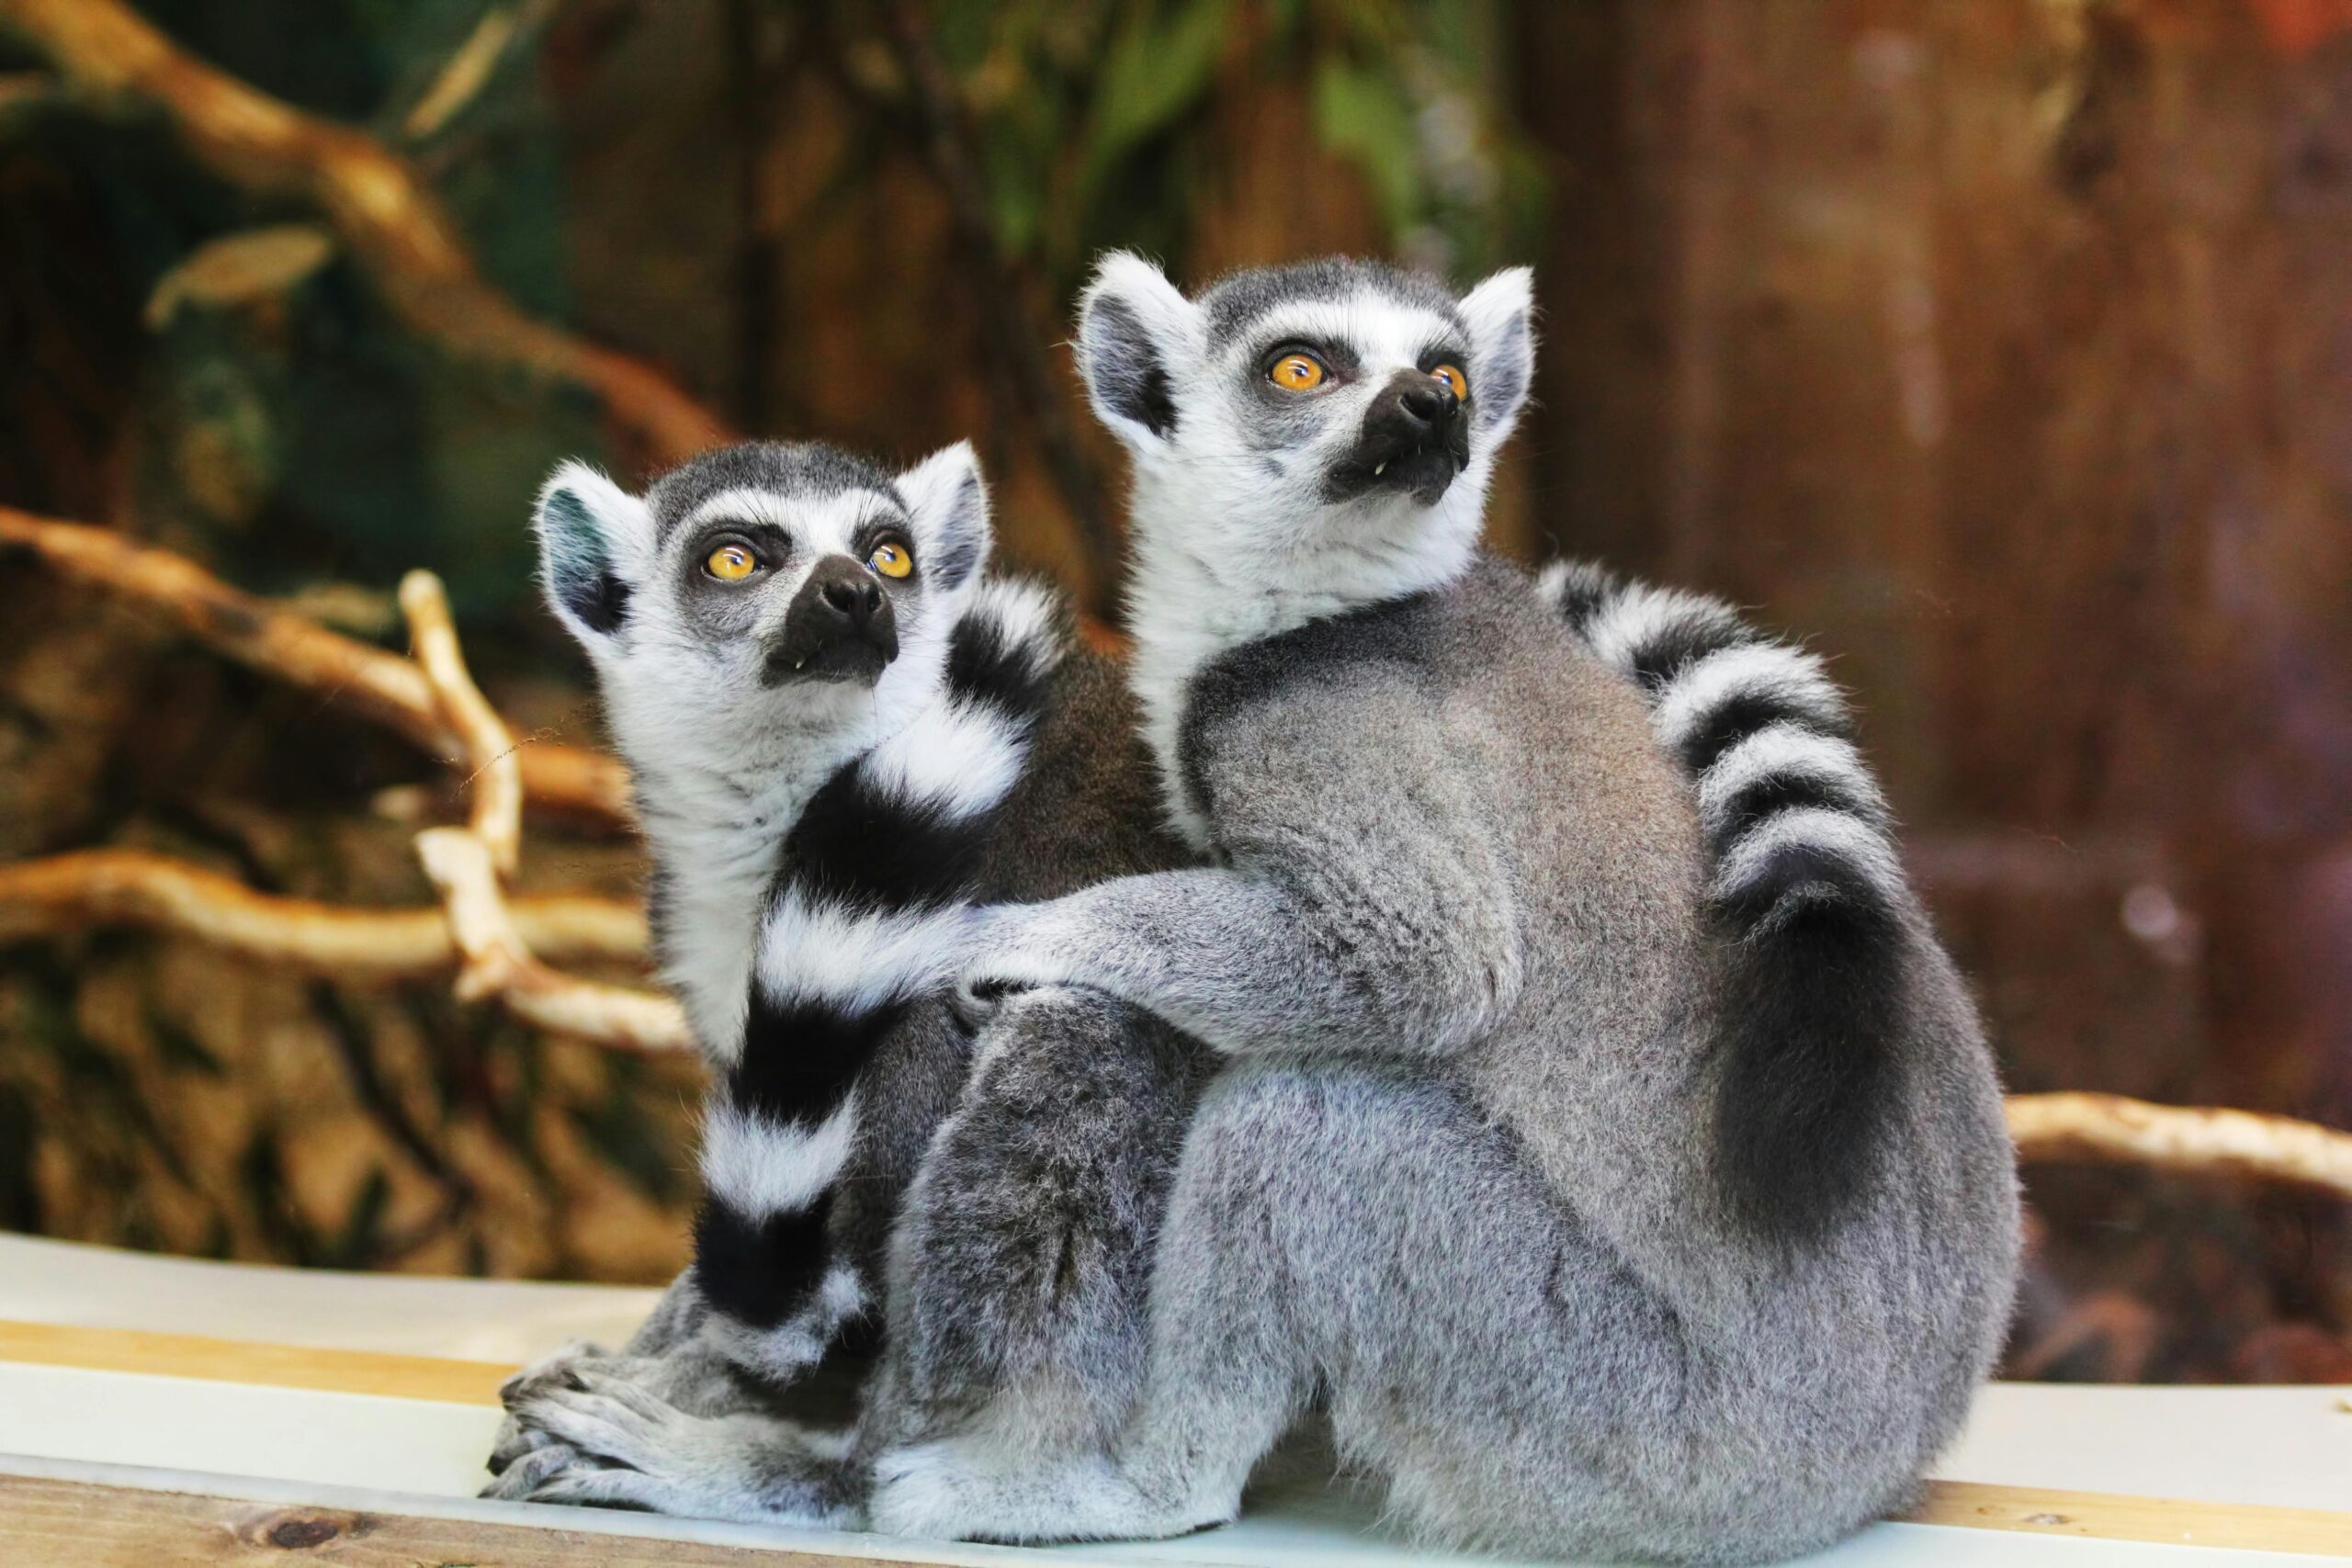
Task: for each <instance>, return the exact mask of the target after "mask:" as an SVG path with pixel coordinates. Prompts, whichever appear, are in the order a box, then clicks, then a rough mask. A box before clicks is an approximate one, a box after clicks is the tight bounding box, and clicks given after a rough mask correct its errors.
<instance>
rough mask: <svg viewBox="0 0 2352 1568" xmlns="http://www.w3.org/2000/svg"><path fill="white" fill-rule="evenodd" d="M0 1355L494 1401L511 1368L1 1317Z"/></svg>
mask: <svg viewBox="0 0 2352 1568" xmlns="http://www.w3.org/2000/svg"><path fill="white" fill-rule="evenodd" d="M0 1361H21V1362H25V1363H28V1364H29V1365H33V1366H42V1367H82V1368H85V1369H87V1370H90V1371H106V1372H144V1373H147V1374H149V1375H151V1376H157V1377H175V1378H203V1379H205V1380H207V1381H208V1382H243V1383H261V1384H264V1385H266V1386H268V1387H272V1388H311V1389H323V1390H325V1391H327V1392H329V1393H371V1394H379V1395H384V1396H388V1397H391V1398H396V1399H432V1400H438V1401H440V1402H442V1403H443V1404H497V1403H498V1385H499V1384H500V1383H502V1382H505V1381H506V1380H507V1379H508V1378H509V1377H512V1376H513V1375H514V1372H515V1369H514V1368H512V1367H507V1366H501V1365H499V1364H497V1363H496V1362H492V1361H459V1360H450V1359H443V1358H441V1357H437V1356H394V1355H387V1354H384V1353H382V1352H380V1351H374V1350H334V1349H322V1348H318V1347H315V1346H308V1345H266V1344H261V1343H257V1342H255V1341H252V1340H245V1339H211V1338H207V1337H202V1336H199V1335H194V1334H151V1333H148V1332H146V1331H145V1330H143V1329H129V1328H75V1327H71V1326H66V1325H59V1324H49V1323H13V1322H9V1321H6V1320H5V1319H0Z"/></svg>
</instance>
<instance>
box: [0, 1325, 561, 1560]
mask: <svg viewBox="0 0 2352 1568" xmlns="http://www.w3.org/2000/svg"><path fill="white" fill-rule="evenodd" d="M0 1361H18V1362H22V1363H25V1364H27V1365H29V1366H36V1367H80V1368H84V1369H85V1370H87V1371H100V1372H141V1373H145V1374H147V1375H149V1376H152V1377H167V1378H201V1379H203V1380H205V1381H206V1382H242V1383H259V1384H261V1385H263V1386H265V1387H268V1388H311V1389H323V1390H325V1391H326V1392H328V1393H371V1394H378V1395H382V1396H386V1397H390V1398H394V1399H432V1400H438V1401H439V1402H441V1403H442V1404H492V1405H494V1404H497V1403H498V1385H499V1384H500V1383H502V1382H505V1381H506V1380H507V1379H508V1378H510V1377H512V1376H513V1375H514V1374H515V1369H514V1368H512V1367H507V1366H501V1365H499V1364H497V1363H496V1362H492V1361H458V1360H450V1359H444V1358H441V1357H437V1356H395V1355H388V1354H385V1353H383V1352H380V1351H375V1350H332V1349H321V1348H317V1347H314V1346H309V1345H266V1344H260V1343H257V1342H255V1341H253V1340H248V1339H211V1338H207V1337H203V1336H200V1335H195V1334H151V1333H148V1332H147V1331H145V1330H143V1329H135V1328H75V1327H71V1326H68V1325H60V1324H50V1323H13V1322H8V1321H6V1320H0ZM17 1561H32V1560H31V1559H21V1560H20V1559H17V1558H8V1557H0V1562H17Z"/></svg>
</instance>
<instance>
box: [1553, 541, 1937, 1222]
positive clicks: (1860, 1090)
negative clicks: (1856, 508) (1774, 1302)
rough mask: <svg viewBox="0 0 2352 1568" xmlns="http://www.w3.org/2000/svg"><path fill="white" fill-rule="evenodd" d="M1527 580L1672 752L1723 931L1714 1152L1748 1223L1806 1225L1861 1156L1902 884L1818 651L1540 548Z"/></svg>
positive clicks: (1852, 1182)
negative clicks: (1681, 770) (1624, 681)
mask: <svg viewBox="0 0 2352 1568" xmlns="http://www.w3.org/2000/svg"><path fill="white" fill-rule="evenodd" d="M1540 583H1541V588H1542V591H1543V592H1544V594H1545V596H1546V597H1547V598H1548V599H1549V600H1550V601H1551V602H1552V603H1553V604H1555V605H1556V606H1557V607H1558V609H1559V610H1560V612H1561V614H1562V615H1564V616H1565V617H1566V620H1567V622H1568V624H1569V626H1571V627H1572V628H1573V629H1574V630H1575V631H1576V633H1577V635H1578V636H1579V637H1581V638H1582V639H1583V640H1584V641H1585V642H1586V644H1587V645H1588V646H1589V647H1590V648H1591V649H1592V650H1593V651H1594V653H1596V654H1597V655H1598V656H1599V657H1600V659H1601V660H1602V661H1603V662H1604V663H1606V664H1608V665H1610V666H1611V667H1612V668H1614V669H1616V670H1618V671H1622V672H1623V674H1625V675H1626V676H1628V677H1629V678H1631V679H1632V680H1633V681H1634V682H1636V683H1638V684H1639V685H1640V687H1641V688H1642V690H1643V692H1644V693H1645V694H1646V696H1647V697H1648V699H1649V703H1650V713H1651V725H1652V727H1653V728H1654V729H1655V730H1656V732H1657V737H1658V739H1659V740H1660V741H1661V742H1663V743H1664V744H1665V745H1666V747H1667V748H1668V750H1670V751H1672V752H1673V753H1674V755H1675V756H1677V757H1679V759H1680V760H1681V761H1682V764H1683V766H1684V767H1685V768H1687V769H1688V770H1689V771H1690V773H1691V779H1692V781H1693V783H1694V784H1695V785H1696V786H1697V790H1698V795H1699V815H1700V825H1701V828H1702V832H1703V834H1704V837H1705V844H1706V852H1707V873H1708V886H1707V906H1708V908H1709V911H1710V915H1711V917H1712V918H1713V919H1714V920H1715V921H1716V922H1717V923H1718V925H1719V927H1720V929H1721V930H1722V931H1724V934H1725V936H1726V937H1727V938H1728V939H1729V940H1728V941H1726V942H1725V943H1724V952H1725V955H1726V964H1725V970H1724V994H1723V996H1722V998H1721V1006H1722V1013H1721V1028H1722V1034H1721V1038H1720V1042H1719V1046H1718V1048H1719V1050H1720V1051H1721V1053H1722V1076H1721V1078H1720V1080H1719V1087H1718V1089H1717V1094H1718V1097H1719V1098H1718V1100H1717V1102H1716V1106H1715V1118H1714V1120H1715V1135H1716V1152H1717V1156H1718V1159H1719V1162H1720V1170H1721V1173H1722V1176H1723V1179H1724V1183H1725V1189H1726V1196H1727V1197H1728V1199H1729V1200H1730V1201H1731V1203H1732V1206H1733V1208H1734V1210H1735V1212H1736V1213H1738V1214H1739V1215H1740V1216H1741V1217H1742V1219H1743V1220H1745V1221H1746V1222H1747V1224H1749V1225H1750V1226H1751V1227H1752V1228H1754V1229H1755V1230H1756V1231H1758V1233H1760V1234H1765V1235H1777V1236H1785V1237H1790V1238H1792V1239H1804V1238H1805V1237H1808V1236H1812V1235H1818V1234H1819V1233H1820V1232H1821V1231H1822V1230H1824V1229H1825V1228H1826V1226H1827V1225H1828V1224H1830V1223H1831V1222H1832V1221H1833V1220H1834V1219H1835V1218H1836V1216H1837V1215H1838V1213H1839V1211H1840V1210H1841V1209H1842V1207H1843V1206H1844V1205H1845V1204H1846V1203H1847V1202H1849V1201H1850V1200H1852V1199H1853V1198H1854V1197H1855V1196H1856V1194H1857V1193H1858V1191H1859V1190H1860V1188H1861V1187H1862V1186H1863V1184H1864V1183H1865V1182H1866V1181H1867V1180H1868V1179H1869V1176H1870V1173H1871V1170H1872V1169H1873V1168H1874V1167H1875V1165H1876V1163H1877V1156H1878V1153H1879V1150H1880V1146H1881V1145H1882V1144H1883V1141H1884V1138H1885V1134H1886V1122H1887V1115H1886V1112H1887V1110H1888V1108H1889V1106H1890V1104H1891V1099H1890V1096H1891V1093H1892V1089H1893V1085H1892V1084H1891V1082H1890V1078H1891V1077H1892V1075H1893V1074H1894V1071H1895V1070H1896V1069H1897V1066H1899V1060H1898V1057H1899V1052H1900V1049H1901V1044H1902V1042H1903V1040H1904V1038H1905V1033H1906V1019H1905V1016H1904V1010H1905V996H1906V994H1907V989H1908V987H1906V985H1905V975H1904V964H1905V953H1906V952H1907V949H1908V940H1909V939H1908V937H1907V935H1906V918H1907V914H1908V911H1909V909H1910V908H1911V902H1912V901H1911V894H1910V891H1909V887H1908V885H1907V884H1906V882H1905V877H1904V873H1903V866H1902V862H1901V860H1900V858H1899V857H1898V856H1897V854H1896V852H1895V848H1894V840H1893V837H1892V829H1893V821H1892V818H1891V817H1890V815H1889V813H1888V810H1887V807H1886V801H1885V798H1884V797H1883V795H1881V794H1880V792H1879V787H1878V784H1877V782H1876V781H1875V780H1874V779H1873V778H1872V777H1871V772H1870V768H1869V765H1868V764H1867V763H1866V762H1865V761H1863V759H1862V755H1861V753H1860V751H1859V750H1857V749H1856V748H1855V745H1854V741H1853V729H1852V717H1851V715H1850V713H1849V709H1848V706H1847V704H1846V699H1845V695H1844V694H1843V693H1841V692H1840V691H1839V690H1838V687H1837V685H1836V684H1835V683H1834V682H1832V681H1831V680H1830V679H1829V677H1828V675H1827V674H1826V671H1824V669H1823V666H1822V661H1821V660H1819V659H1818V658H1816V657H1815V656H1814V655H1813V654H1810V653H1807V652H1805V651H1804V649H1800V648H1796V647H1793V646H1792V645H1791V644H1789V643H1787V642H1784V641H1781V640H1778V639H1775V638H1772V637H1767V636H1765V635H1764V634H1763V633H1762V632H1760V631H1758V629H1757V628H1756V627H1754V626H1750V625H1749V624H1748V623H1747V621H1746V620H1745V619H1744V618H1743V617H1742V616H1741V615H1739V614H1738V613H1737V612H1736V611H1735V610H1734V609H1732V608H1731V607H1730V606H1729V605H1727V604H1723V603H1721V602H1720V601H1717V600H1713V599H1709V598H1704V597H1702V596H1700V595H1697V594H1691V593H1682V592H1674V591H1671V590H1667V589H1657V588H1651V587H1647V586H1645V585H1643V584H1640V583H1630V582H1625V581H1621V580H1619V579H1618V578H1616V577H1614V576H1612V575H1611V574H1610V573H1608V572H1606V571H1604V570H1600V568H1597V567H1593V566H1589V565H1584V564H1581V563H1568V564H1564V565H1557V566H1554V567H1552V568H1550V569H1549V570H1546V571H1545V572H1544V575H1543V577H1542V578H1541V580H1540Z"/></svg>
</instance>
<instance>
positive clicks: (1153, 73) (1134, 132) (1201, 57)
mask: <svg viewBox="0 0 2352 1568" xmlns="http://www.w3.org/2000/svg"><path fill="white" fill-rule="evenodd" d="M1158 9H1159V8H1158V7H1157V6H1137V7H1136V9H1135V10H1134V11H1132V12H1130V13H1129V19H1128V21H1127V22H1126V24H1125V26H1123V27H1122V28H1120V29H1119V31H1118V34H1117V36H1115V37H1114V38H1113V39H1112V40H1111V47H1110V52H1109V53H1108V54H1107V55H1106V56H1105V57H1104V58H1103V70H1102V72H1101V73H1100V74H1099V75H1098V76H1097V77H1096V78H1095V84H1094V105H1095V110H1094V117H1093V125H1092V127H1091V130H1089V131H1088V133H1087V138H1086V143H1087V156H1086V164H1085V166H1084V168H1083V169H1082V170H1081V171H1080V175H1079V188H1080V193H1081V195H1083V193H1085V192H1086V191H1089V190H1091V189H1092V188H1093V186H1095V185H1096V183H1097V182H1099V181H1100V180H1101V179H1102V178H1103V175H1105V174H1107V173H1108V172H1109V171H1110V169H1111V167H1112V166H1113V165H1114V164H1116V163H1117V162H1118V161H1119V160H1120V159H1121V158H1123V157H1125V155H1126V154H1127V153H1128V152H1130V151H1132V150H1133V149H1134V148H1136V147H1137V146H1138V145H1140V144H1142V143H1143V142H1145V141H1149V140H1151V139H1152V138H1153V137H1155V136H1157V135H1159V133H1160V132H1161V131H1163V130H1167V129H1168V128H1169V127H1170V125H1173V124H1174V123H1175V122H1176V120H1177V118H1179V117H1180V116H1182V114H1183V113H1184V112H1185V111H1186V110H1188V109H1190V108H1191V107H1193V105H1194V104H1195V103H1197V102H1198V101H1199V100H1200V98H1201V96H1202V95H1203V94H1204V92H1206V91H1207V89H1208V85H1209V78H1210V75H1211V73H1213V72H1214V71H1215V70H1216V58H1217V54H1218V51H1220V50H1222V49H1223V48H1224V46H1225V30H1226V28H1225V23H1226V13H1227V10H1229V9H1230V6H1229V5H1228V3H1227V0H1192V3H1191V4H1190V5H1187V6H1183V7H1182V9H1181V10H1180V11H1178V12H1177V13H1176V14H1175V15H1174V16H1173V17H1169V18H1167V19H1166V20H1161V19H1159V17H1158V16H1157V12H1158Z"/></svg>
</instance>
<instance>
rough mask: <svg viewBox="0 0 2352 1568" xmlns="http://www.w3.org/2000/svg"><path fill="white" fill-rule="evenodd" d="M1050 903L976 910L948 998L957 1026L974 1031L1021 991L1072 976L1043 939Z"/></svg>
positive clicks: (1045, 937) (1009, 905)
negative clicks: (960, 967) (959, 971)
mask: <svg viewBox="0 0 2352 1568" xmlns="http://www.w3.org/2000/svg"><path fill="white" fill-rule="evenodd" d="M1051 908H1052V906H1051V905H1049V904H998V905H992V906H990V907H989V908H985V909H982V910H980V911H978V914H977V916H976V919H975V923H974V926H973V929H972V938H971V947H970V956H969V957H968V958H967V959H966V961H965V967H964V973H963V974H962V975H961V976H959V977H958V978H957V980H956V989H955V991H954V993H953V994H952V995H951V996H950V997H949V998H948V1003H947V1006H948V1010H949V1011H950V1012H951V1013H953V1014H954V1015H955V1019H956V1025H957V1027H959V1028H961V1029H963V1030H964V1031H965V1032H967V1033H970V1034H978V1032H980V1031H981V1030H983V1029H985V1028H986V1027H988V1025H989V1022H990V1021H993V1020H994V1019H995V1017H996V1015H997V1014H998V1013H999V1012H1000V1011H1001V1010H1003V1008H1004V1006H1005V1004H1006V1003H1007V1002H1008V1001H1010V1000H1011V999H1012V998H1014V997H1016V996H1019V995H1020V994H1021V993H1023V992H1024V991H1032V990H1035V989H1037V988H1038V987H1044V986H1053V985H1058V984H1060V983H1062V982H1064V981H1066V980H1068V979H1070V978H1071V977H1072V976H1069V974H1068V973H1066V972H1065V969H1064V967H1063V966H1062V965H1061V964H1058V963H1057V961H1056V957H1055V954H1054V953H1053V952H1052V944H1051V942H1049V940H1048V934H1047V931H1048V921H1049V919H1050V917H1049V916H1048V915H1046V911H1047V910H1050V909H1051Z"/></svg>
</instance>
